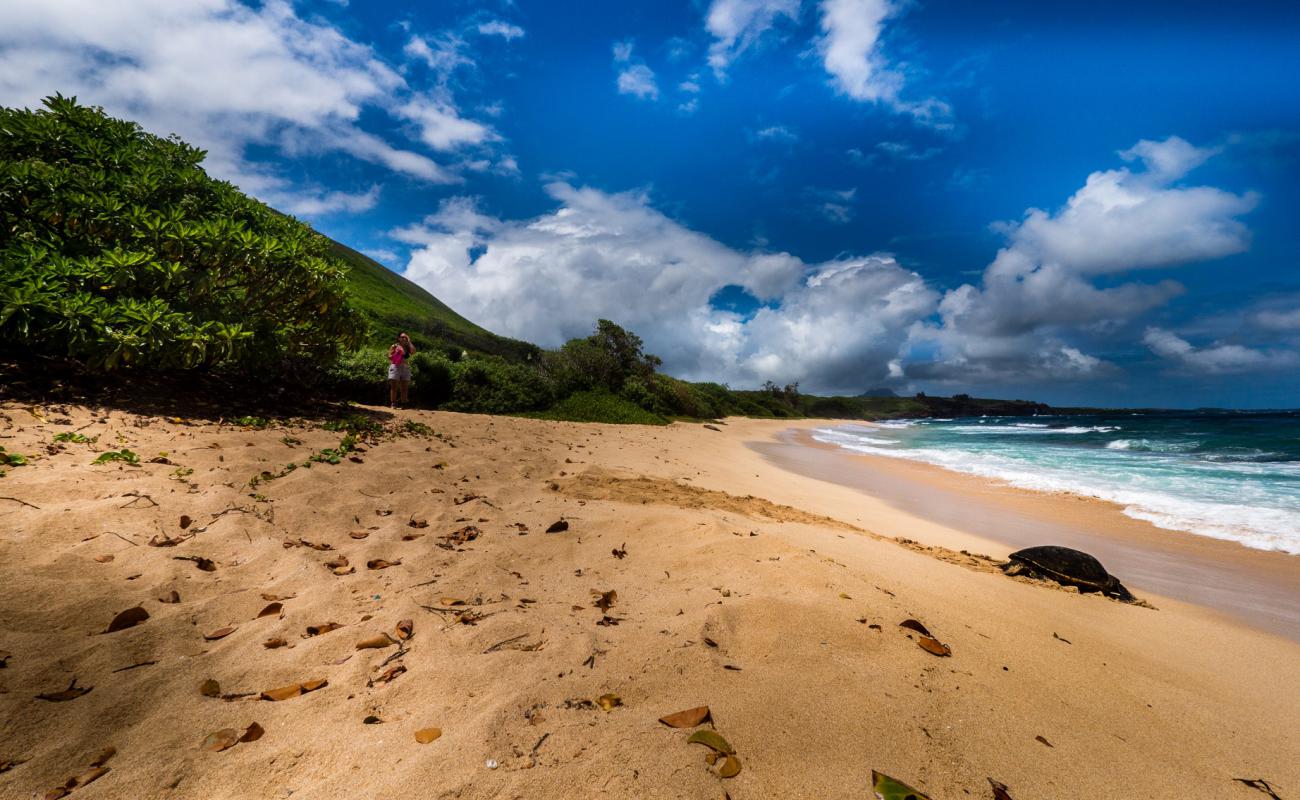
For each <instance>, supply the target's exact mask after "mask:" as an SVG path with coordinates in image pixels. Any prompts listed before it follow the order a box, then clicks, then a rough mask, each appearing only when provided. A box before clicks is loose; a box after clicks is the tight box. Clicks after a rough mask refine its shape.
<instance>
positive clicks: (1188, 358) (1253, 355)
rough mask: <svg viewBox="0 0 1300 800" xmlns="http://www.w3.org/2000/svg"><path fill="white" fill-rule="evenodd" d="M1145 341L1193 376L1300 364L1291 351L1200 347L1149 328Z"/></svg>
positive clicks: (1298, 356) (1221, 345) (1219, 345)
mask: <svg viewBox="0 0 1300 800" xmlns="http://www.w3.org/2000/svg"><path fill="white" fill-rule="evenodd" d="M1142 341H1143V343H1144V344H1146V346H1147V347H1149V348H1151V352H1153V353H1155V354H1156V355H1158V356H1160V357H1161V358H1163V359H1166V360H1168V361H1171V362H1173V364H1174V365H1175V366H1176V367H1178V368H1179V369H1180V370H1181V371H1185V372H1191V373H1199V374H1209V375H1226V374H1230V373H1239V372H1259V371H1264V370H1274V369H1289V368H1292V367H1295V366H1297V365H1300V354H1297V353H1294V352H1291V351H1289V350H1260V349H1254V348H1250V347H1245V346H1243V345H1239V344H1227V343H1223V342H1215V343H1213V344H1210V345H1206V346H1204V347H1196V346H1194V345H1193V344H1192V343H1191V342H1189V341H1187V340H1186V339H1184V338H1182V337H1180V336H1178V335H1177V334H1175V333H1172V332H1170V331H1167V330H1164V329H1163V328H1155V327H1152V328H1147V330H1146V334H1145V335H1143V337H1142Z"/></svg>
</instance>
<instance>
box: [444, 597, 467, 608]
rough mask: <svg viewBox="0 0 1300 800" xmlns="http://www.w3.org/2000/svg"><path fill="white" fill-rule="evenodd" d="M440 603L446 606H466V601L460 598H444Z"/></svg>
mask: <svg viewBox="0 0 1300 800" xmlns="http://www.w3.org/2000/svg"><path fill="white" fill-rule="evenodd" d="M438 602H439V603H442V604H443V605H444V606H463V605H465V601H464V600H461V599H460V598H459V597H443V598H441V599H439V600H438Z"/></svg>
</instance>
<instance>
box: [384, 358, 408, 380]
mask: <svg viewBox="0 0 1300 800" xmlns="http://www.w3.org/2000/svg"><path fill="white" fill-rule="evenodd" d="M388 379H389V380H390V381H409V380H410V379H411V365H410V364H407V363H405V362H403V363H401V364H389V365H388Z"/></svg>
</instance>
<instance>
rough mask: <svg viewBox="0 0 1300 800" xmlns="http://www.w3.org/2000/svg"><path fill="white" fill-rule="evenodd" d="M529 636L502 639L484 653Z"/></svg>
mask: <svg viewBox="0 0 1300 800" xmlns="http://www.w3.org/2000/svg"><path fill="white" fill-rule="evenodd" d="M527 636H528V634H527V633H521V634H519V635H518V636H511V637H510V638H509V639H502V640H501V641H499V642H497V643H496V644H494V645H492V646H491V647H489V648H488V649H486V650H484V651H483V654H484V655H487V654H488V653H495V652H496V651H497V650H500V649H501V648H502V647H505V646H506V645H508V644H513V643H514V642H517V641H519V640H520V639H524V638H527ZM533 749H534V750H536V749H537V748H533Z"/></svg>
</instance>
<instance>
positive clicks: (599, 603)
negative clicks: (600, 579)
mask: <svg viewBox="0 0 1300 800" xmlns="http://www.w3.org/2000/svg"><path fill="white" fill-rule="evenodd" d="M591 593H592V594H593V595H595V597H596V600H595V602H593V603H592V605H594V606H595V607H596V608H599V609H600V610H601V611H609V609H610V607H611V606H613V605H614V603H615V601H617V600H618V592H616V591H614V590H613V589H610V590H609V591H608V592H602V591H600V590H599V589H592V590H591Z"/></svg>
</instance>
